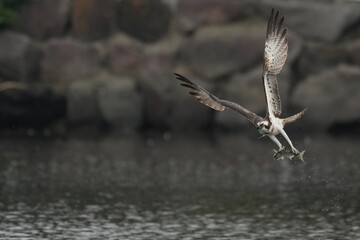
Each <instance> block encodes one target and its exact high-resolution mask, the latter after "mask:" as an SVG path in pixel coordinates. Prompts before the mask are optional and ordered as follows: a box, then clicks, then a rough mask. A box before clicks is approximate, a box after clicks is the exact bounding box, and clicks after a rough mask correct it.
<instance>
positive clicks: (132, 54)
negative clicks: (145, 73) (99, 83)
mask: <svg viewBox="0 0 360 240" xmlns="http://www.w3.org/2000/svg"><path fill="white" fill-rule="evenodd" d="M106 52H107V53H106V55H107V56H106V62H107V64H108V65H109V67H110V69H111V70H112V71H113V72H114V73H117V74H119V75H123V74H127V75H136V74H137V73H138V71H139V70H140V69H141V64H142V58H143V55H144V49H143V45H142V44H141V43H140V42H138V41H136V40H134V39H132V38H129V37H126V36H125V35H121V34H118V35H116V36H114V37H112V38H111V39H110V41H109V43H108V44H107V51H106Z"/></svg>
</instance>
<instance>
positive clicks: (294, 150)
mask: <svg viewBox="0 0 360 240" xmlns="http://www.w3.org/2000/svg"><path fill="white" fill-rule="evenodd" d="M291 151H292V153H293V154H294V155H295V156H297V155H299V151H298V150H297V149H296V148H293V149H291Z"/></svg>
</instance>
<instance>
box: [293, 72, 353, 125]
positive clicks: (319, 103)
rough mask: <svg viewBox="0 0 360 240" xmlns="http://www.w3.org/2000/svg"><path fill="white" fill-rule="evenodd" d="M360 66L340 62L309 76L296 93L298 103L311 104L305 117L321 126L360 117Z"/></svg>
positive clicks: (295, 98) (350, 120)
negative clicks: (335, 65) (338, 64)
mask: <svg viewBox="0 0 360 240" xmlns="http://www.w3.org/2000/svg"><path fill="white" fill-rule="evenodd" d="M359 79H360V69H359V67H355V66H346V65H340V66H338V67H335V68H332V69H327V70H324V71H323V72H321V73H318V74H315V75H312V76H309V77H308V78H306V79H305V80H304V81H303V82H301V83H300V84H299V85H298V86H297V88H296V89H295V92H294V94H293V96H292V101H293V103H294V104H295V105H297V106H300V107H302V108H306V107H307V108H308V111H307V112H306V116H304V119H305V120H307V121H309V122H311V123H313V124H315V125H316V126H320V127H329V126H331V125H332V124H334V123H343V122H352V121H356V120H357V121H358V120H359V119H360V111H357V109H360V101H359V99H360V91H359Z"/></svg>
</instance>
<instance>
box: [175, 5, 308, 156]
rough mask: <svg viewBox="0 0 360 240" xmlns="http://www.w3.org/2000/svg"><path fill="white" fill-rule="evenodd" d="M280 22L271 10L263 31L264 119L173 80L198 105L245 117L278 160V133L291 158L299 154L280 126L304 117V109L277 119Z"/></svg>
mask: <svg viewBox="0 0 360 240" xmlns="http://www.w3.org/2000/svg"><path fill="white" fill-rule="evenodd" d="M284 19H285V18H284V17H281V18H280V17H279V11H276V12H275V11H274V9H272V10H271V14H270V18H269V21H268V25H267V31H266V40H265V51H264V68H263V74H262V79H263V85H264V91H265V100H266V107H267V113H266V116H265V117H264V118H263V117H260V116H258V115H257V114H255V113H253V112H251V111H250V110H248V109H246V108H244V107H243V106H241V105H240V104H237V103H234V102H231V101H227V100H223V99H220V98H218V97H216V96H215V95H213V94H211V93H210V92H208V91H206V90H205V89H204V88H202V87H200V86H198V85H196V84H195V83H193V82H192V81H190V80H189V79H187V78H186V77H184V76H182V75H180V74H178V73H174V74H175V77H176V79H178V80H180V81H181V84H180V85H181V86H183V87H186V88H188V89H189V93H190V94H191V95H193V96H194V97H195V99H196V100H198V101H199V102H201V103H202V104H204V105H206V106H208V107H210V108H212V109H214V110H217V111H224V110H225V108H230V109H232V110H235V111H237V112H239V113H240V114H241V115H243V116H244V117H246V118H247V119H248V120H249V121H250V122H251V123H252V124H253V125H254V126H255V127H256V128H257V130H258V131H259V132H260V134H261V135H262V136H268V137H269V138H270V139H271V140H272V141H273V142H274V143H275V144H276V145H277V146H278V147H279V150H278V151H277V152H276V153H275V155H274V156H279V155H281V153H283V152H284V151H285V150H284V149H285V148H284V146H283V145H282V144H281V143H280V142H279V140H278V139H277V138H276V135H278V134H279V133H280V134H281V135H282V136H283V137H284V138H285V140H286V141H287V142H288V144H289V145H290V147H291V151H292V153H293V154H294V156H298V154H299V151H298V150H297V149H296V148H295V147H294V146H293V144H292V142H291V140H290V138H289V137H288V135H287V134H286V132H285V130H284V126H285V125H286V124H288V123H291V122H294V121H296V120H298V119H299V118H300V117H301V116H302V115H303V114H304V112H305V110H306V109H304V110H303V111H301V112H299V113H297V114H295V115H293V116H290V117H287V118H284V119H281V118H279V117H280V115H281V100H280V94H279V88H278V82H277V75H278V74H279V73H280V72H281V69H282V68H283V66H284V64H285V61H286V58H287V52H288V41H287V38H286V28H284V27H283V24H284Z"/></svg>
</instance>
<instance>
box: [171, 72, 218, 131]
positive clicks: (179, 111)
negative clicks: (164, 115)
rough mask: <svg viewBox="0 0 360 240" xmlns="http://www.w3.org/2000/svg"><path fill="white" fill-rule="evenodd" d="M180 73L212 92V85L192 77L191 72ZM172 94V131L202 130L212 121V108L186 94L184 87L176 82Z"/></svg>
mask: <svg viewBox="0 0 360 240" xmlns="http://www.w3.org/2000/svg"><path fill="white" fill-rule="evenodd" d="M180 73H181V74H183V75H184V76H186V77H187V78H189V79H190V80H192V81H194V82H195V83H196V84H199V85H200V86H202V87H204V88H205V89H207V90H208V91H211V92H214V87H213V86H210V85H209V84H208V83H206V82H204V81H202V80H199V79H198V78H196V77H193V76H192V75H191V74H188V73H183V72H180ZM174 81H175V80H174ZM172 96H173V98H172V109H171V116H170V128H171V129H172V130H173V131H199V130H204V129H206V128H208V127H209V126H210V124H211V123H212V122H213V114H214V110H212V109H211V108H209V107H207V106H205V105H203V104H201V103H200V102H198V101H197V100H196V99H195V98H194V97H193V96H192V95H190V94H188V90H187V89H186V88H184V87H181V86H178V83H176V82H175V83H174V88H173V91H172Z"/></svg>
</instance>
